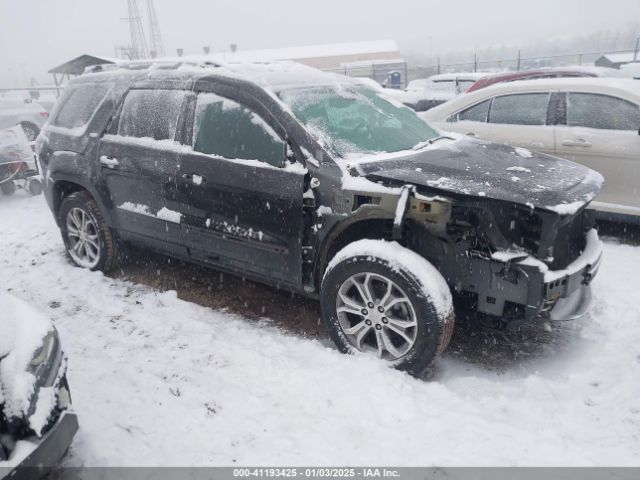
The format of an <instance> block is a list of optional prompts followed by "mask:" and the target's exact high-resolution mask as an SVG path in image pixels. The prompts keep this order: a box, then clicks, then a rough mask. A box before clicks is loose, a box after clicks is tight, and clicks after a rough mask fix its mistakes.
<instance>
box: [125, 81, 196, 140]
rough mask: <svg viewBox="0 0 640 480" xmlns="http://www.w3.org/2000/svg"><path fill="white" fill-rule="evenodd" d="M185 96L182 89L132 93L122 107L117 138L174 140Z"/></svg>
mask: <svg viewBox="0 0 640 480" xmlns="http://www.w3.org/2000/svg"><path fill="white" fill-rule="evenodd" d="M185 96H186V93H185V92H184V91H182V90H131V91H130V92H129V93H128V94H127V97H126V98H125V100H124V104H123V105H122V111H121V112H120V121H119V123H118V135H121V136H123V137H138V138H153V139H154V140H173V139H174V138H175V135H176V128H177V126H178V118H179V117H180V110H181V108H182V102H183V101H184V99H185Z"/></svg>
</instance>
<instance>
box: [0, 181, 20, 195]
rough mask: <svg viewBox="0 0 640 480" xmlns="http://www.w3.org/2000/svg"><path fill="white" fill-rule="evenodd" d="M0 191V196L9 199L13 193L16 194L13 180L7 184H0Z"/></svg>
mask: <svg viewBox="0 0 640 480" xmlns="http://www.w3.org/2000/svg"><path fill="white" fill-rule="evenodd" d="M0 191H2V194H3V195H5V196H7V197H10V196H11V195H13V194H14V193H16V184H15V183H13V180H9V181H8V182H4V183H0Z"/></svg>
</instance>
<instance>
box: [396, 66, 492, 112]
mask: <svg viewBox="0 0 640 480" xmlns="http://www.w3.org/2000/svg"><path fill="white" fill-rule="evenodd" d="M486 75H488V74H487V73H443V74H439V75H433V76H431V77H429V78H421V79H417V80H412V81H411V82H409V84H408V85H407V88H406V89H405V90H404V91H395V92H394V91H391V92H389V93H387V95H388V96H392V97H393V99H394V100H396V101H399V102H401V103H403V104H404V105H406V106H408V107H410V108H412V109H413V110H415V111H417V112H425V111H427V110H429V109H431V108H433V107H436V106H438V105H441V104H443V103H445V102H447V101H449V100H451V99H452V98H456V97H457V96H458V95H460V94H462V93H464V92H466V91H467V90H468V89H469V88H470V87H471V86H472V85H473V84H475V83H476V81H478V80H479V79H481V78H483V77H484V76H486Z"/></svg>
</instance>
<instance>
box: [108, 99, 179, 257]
mask: <svg viewBox="0 0 640 480" xmlns="http://www.w3.org/2000/svg"><path fill="white" fill-rule="evenodd" d="M184 99H185V92H184V91H182V90H145V89H136V90H131V91H130V92H129V93H128V94H127V96H126V98H125V100H124V103H123V105H122V109H121V111H120V114H119V116H118V121H117V125H113V126H112V128H111V129H110V132H111V133H110V134H107V135H105V136H104V137H103V138H102V139H101V140H100V146H99V161H100V164H101V171H102V175H103V177H104V181H105V185H106V188H107V189H108V194H109V197H110V199H111V201H112V205H113V210H114V218H115V220H116V223H117V227H118V230H119V231H120V235H121V236H122V237H124V238H125V239H128V240H133V241H136V242H138V243H144V244H147V245H149V246H152V247H156V248H160V249H162V250H166V251H168V252H169V253H183V252H182V251H180V248H179V247H178V244H179V243H180V237H181V229H180V216H179V214H178V212H176V211H175V210H173V208H174V207H173V206H172V204H173V203H175V202H174V198H175V192H176V181H175V180H176V174H177V170H178V160H179V154H180V148H179V146H178V145H177V144H176V143H175V141H174V138H175V134H176V126H177V124H178V119H179V117H180V112H181V108H182V105H183V101H184Z"/></svg>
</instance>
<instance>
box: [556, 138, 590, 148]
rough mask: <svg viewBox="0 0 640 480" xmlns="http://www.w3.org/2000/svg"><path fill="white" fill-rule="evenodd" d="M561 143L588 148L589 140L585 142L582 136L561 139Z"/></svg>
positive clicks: (567, 145) (566, 145)
mask: <svg viewBox="0 0 640 480" xmlns="http://www.w3.org/2000/svg"><path fill="white" fill-rule="evenodd" d="M562 145H564V146H565V147H583V148H588V147H590V146H591V143H590V142H587V141H586V140H585V139H584V138H578V139H575V140H563V141H562Z"/></svg>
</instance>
